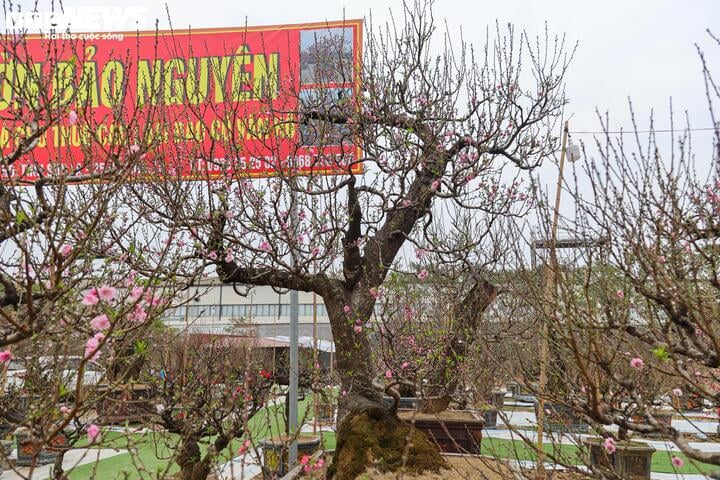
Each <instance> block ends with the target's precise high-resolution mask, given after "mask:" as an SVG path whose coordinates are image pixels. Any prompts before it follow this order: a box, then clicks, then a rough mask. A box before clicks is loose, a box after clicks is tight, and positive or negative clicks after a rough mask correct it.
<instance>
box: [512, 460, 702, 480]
mask: <svg viewBox="0 0 720 480" xmlns="http://www.w3.org/2000/svg"><path fill="white" fill-rule="evenodd" d="M508 464H509V465H510V467H511V468H513V469H515V470H520V469H523V470H534V469H535V462H531V461H515V460H511V461H509V462H508ZM544 465H545V469H546V470H551V471H552V470H555V471H562V470H566V468H564V467H561V466H558V465H555V464H552V463H545V464H544ZM579 468H580V469H583V470H584V468H583V467H579ZM650 478H651V479H652V480H706V479H709V478H711V477H709V476H707V475H697V474H689V473H686V474H682V473H657V472H653V473H651V474H650Z"/></svg>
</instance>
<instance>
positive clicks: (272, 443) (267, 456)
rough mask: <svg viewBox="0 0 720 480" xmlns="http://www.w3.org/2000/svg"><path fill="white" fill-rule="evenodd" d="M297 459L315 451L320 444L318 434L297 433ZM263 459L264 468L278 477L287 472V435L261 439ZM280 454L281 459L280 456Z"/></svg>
mask: <svg viewBox="0 0 720 480" xmlns="http://www.w3.org/2000/svg"><path fill="white" fill-rule="evenodd" d="M297 443H298V460H299V459H300V458H302V456H303V455H312V454H313V453H315V452H317V449H318V447H319V446H320V436H318V435H299V436H298V440H297ZM262 445H263V459H264V462H263V463H264V464H265V468H267V469H268V470H270V471H271V472H274V473H276V474H277V475H278V477H282V476H283V475H285V474H286V473H287V472H288V470H289V469H288V451H287V449H288V445H289V440H288V437H287V435H281V436H279V437H272V438H267V439H265V440H263V443H262ZM281 456H282V461H280V458H281Z"/></svg>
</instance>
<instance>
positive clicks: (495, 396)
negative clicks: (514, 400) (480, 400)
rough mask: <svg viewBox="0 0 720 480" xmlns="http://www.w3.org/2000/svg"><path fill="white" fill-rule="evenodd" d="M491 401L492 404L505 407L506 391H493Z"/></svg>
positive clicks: (496, 406)
mask: <svg viewBox="0 0 720 480" xmlns="http://www.w3.org/2000/svg"><path fill="white" fill-rule="evenodd" d="M489 401H490V405H493V406H494V407H495V408H503V406H504V405H505V392H500V391H496V392H492V393H491V394H490V398H489Z"/></svg>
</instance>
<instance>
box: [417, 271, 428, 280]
mask: <svg viewBox="0 0 720 480" xmlns="http://www.w3.org/2000/svg"><path fill="white" fill-rule="evenodd" d="M427 276H428V272H427V270H420V271H419V272H418V274H417V277H418V278H419V279H420V280H425V279H426V278H427Z"/></svg>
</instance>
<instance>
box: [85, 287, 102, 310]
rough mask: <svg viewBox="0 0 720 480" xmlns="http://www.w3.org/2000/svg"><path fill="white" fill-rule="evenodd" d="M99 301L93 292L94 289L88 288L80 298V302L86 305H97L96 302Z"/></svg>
mask: <svg viewBox="0 0 720 480" xmlns="http://www.w3.org/2000/svg"><path fill="white" fill-rule="evenodd" d="M99 301H100V299H99V298H98V296H97V293H95V289H94V288H93V289H92V290H89V291H88V292H87V293H85V296H84V297H83V299H82V304H83V305H86V306H88V307H90V306H92V305H97V303H98V302H99Z"/></svg>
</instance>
